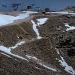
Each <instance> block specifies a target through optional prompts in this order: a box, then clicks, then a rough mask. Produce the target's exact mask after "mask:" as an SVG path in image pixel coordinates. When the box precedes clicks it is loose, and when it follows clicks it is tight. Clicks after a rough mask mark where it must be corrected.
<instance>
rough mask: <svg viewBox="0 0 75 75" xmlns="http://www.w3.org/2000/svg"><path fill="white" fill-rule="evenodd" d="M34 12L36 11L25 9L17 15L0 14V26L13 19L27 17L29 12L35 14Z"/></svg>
mask: <svg viewBox="0 0 75 75" xmlns="http://www.w3.org/2000/svg"><path fill="white" fill-rule="evenodd" d="M35 13H38V12H33V11H25V13H22V14H19V15H18V16H11V15H4V14H0V26H3V25H7V24H10V23H13V22H14V21H15V20H19V19H25V18H27V17H29V15H30V14H35Z"/></svg>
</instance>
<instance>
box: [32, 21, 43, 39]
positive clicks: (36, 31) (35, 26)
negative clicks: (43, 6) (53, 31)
mask: <svg viewBox="0 0 75 75" xmlns="http://www.w3.org/2000/svg"><path fill="white" fill-rule="evenodd" d="M31 22H32V24H33V30H34V31H35V33H36V35H37V39H41V38H42V37H41V36H40V34H39V31H38V29H37V25H36V24H35V22H34V21H33V20H31Z"/></svg>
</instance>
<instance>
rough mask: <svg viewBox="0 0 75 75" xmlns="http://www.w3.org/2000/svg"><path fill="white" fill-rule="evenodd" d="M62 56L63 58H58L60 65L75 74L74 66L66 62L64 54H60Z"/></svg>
mask: <svg viewBox="0 0 75 75" xmlns="http://www.w3.org/2000/svg"><path fill="white" fill-rule="evenodd" d="M60 58H61V60H60V59H58V60H59V62H60V65H61V66H62V67H64V70H65V71H67V72H68V73H70V74H72V75H75V71H74V70H73V68H72V67H71V66H69V65H68V64H67V63H66V61H65V60H64V58H63V57H62V56H60Z"/></svg>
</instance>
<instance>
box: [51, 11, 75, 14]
mask: <svg viewBox="0 0 75 75" xmlns="http://www.w3.org/2000/svg"><path fill="white" fill-rule="evenodd" d="M50 13H53V14H64V15H67V14H70V15H75V13H70V12H67V11H60V12H50Z"/></svg>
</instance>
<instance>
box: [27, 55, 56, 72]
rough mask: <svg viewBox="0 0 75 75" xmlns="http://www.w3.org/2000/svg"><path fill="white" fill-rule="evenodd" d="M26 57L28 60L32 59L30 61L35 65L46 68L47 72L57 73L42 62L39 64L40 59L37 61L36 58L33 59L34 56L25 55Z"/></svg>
mask: <svg viewBox="0 0 75 75" xmlns="http://www.w3.org/2000/svg"><path fill="white" fill-rule="evenodd" d="M26 57H27V58H28V59H32V60H33V61H35V62H36V63H37V64H39V65H40V66H43V67H44V68H46V69H48V70H52V71H57V70H56V69H54V68H51V67H49V66H47V65H45V64H44V63H43V62H41V60H40V59H38V58H36V57H34V56H30V55H26Z"/></svg>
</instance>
